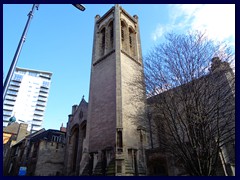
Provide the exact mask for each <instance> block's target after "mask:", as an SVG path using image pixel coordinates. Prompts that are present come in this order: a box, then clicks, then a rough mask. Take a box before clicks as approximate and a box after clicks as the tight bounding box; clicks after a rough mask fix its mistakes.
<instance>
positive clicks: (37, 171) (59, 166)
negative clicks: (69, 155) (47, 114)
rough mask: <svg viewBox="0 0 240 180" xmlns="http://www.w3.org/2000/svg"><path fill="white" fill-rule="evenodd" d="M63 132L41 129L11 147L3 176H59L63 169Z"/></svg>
mask: <svg viewBox="0 0 240 180" xmlns="http://www.w3.org/2000/svg"><path fill="white" fill-rule="evenodd" d="M64 152H65V132H62V131H59V130H52V129H49V130H45V129H41V130H39V131H37V132H35V133H32V134H30V135H28V136H27V137H26V138H24V139H23V140H21V141H20V142H18V143H17V144H15V145H14V146H12V148H11V151H10V156H9V160H8V162H6V163H5V164H4V165H5V169H4V170H5V171H4V175H6V176H17V175H18V174H19V170H20V167H25V169H26V176H59V175H62V172H63V168H64Z"/></svg>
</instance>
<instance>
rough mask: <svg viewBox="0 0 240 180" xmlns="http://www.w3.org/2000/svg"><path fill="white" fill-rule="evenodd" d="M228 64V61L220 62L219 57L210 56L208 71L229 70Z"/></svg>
mask: <svg viewBox="0 0 240 180" xmlns="http://www.w3.org/2000/svg"><path fill="white" fill-rule="evenodd" d="M230 69H231V68H230V65H229V63H228V62H222V61H221V60H220V59H219V57H214V58H212V64H211V68H210V72H211V73H214V72H217V71H226V70H230Z"/></svg>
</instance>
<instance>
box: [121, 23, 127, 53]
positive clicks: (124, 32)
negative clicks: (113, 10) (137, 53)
mask: <svg viewBox="0 0 240 180" xmlns="http://www.w3.org/2000/svg"><path fill="white" fill-rule="evenodd" d="M121 40H122V49H123V50H124V51H127V49H128V48H127V25H126V23H125V22H124V21H121Z"/></svg>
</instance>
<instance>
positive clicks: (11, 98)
mask: <svg viewBox="0 0 240 180" xmlns="http://www.w3.org/2000/svg"><path fill="white" fill-rule="evenodd" d="M5 99H6V100H13V101H15V100H16V97H15V96H9V95H6V97H5Z"/></svg>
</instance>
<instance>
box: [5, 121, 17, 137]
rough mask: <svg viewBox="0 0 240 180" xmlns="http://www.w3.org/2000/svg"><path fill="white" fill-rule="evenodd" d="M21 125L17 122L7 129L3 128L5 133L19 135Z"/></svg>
mask: <svg viewBox="0 0 240 180" xmlns="http://www.w3.org/2000/svg"><path fill="white" fill-rule="evenodd" d="M19 126H20V124H19V123H17V122H14V123H12V124H10V125H8V126H7V127H5V128H3V132H5V133H10V134H17V133H18V129H19Z"/></svg>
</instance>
